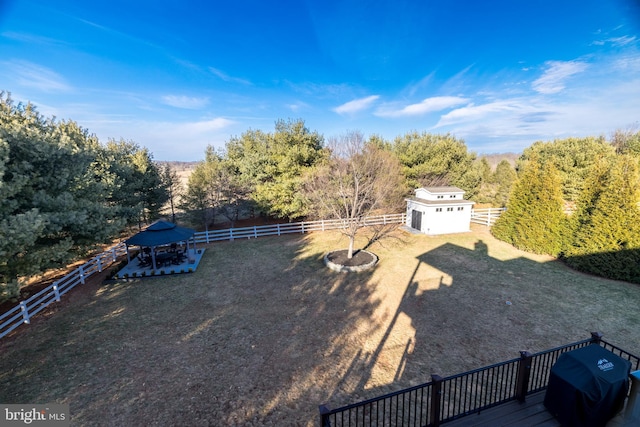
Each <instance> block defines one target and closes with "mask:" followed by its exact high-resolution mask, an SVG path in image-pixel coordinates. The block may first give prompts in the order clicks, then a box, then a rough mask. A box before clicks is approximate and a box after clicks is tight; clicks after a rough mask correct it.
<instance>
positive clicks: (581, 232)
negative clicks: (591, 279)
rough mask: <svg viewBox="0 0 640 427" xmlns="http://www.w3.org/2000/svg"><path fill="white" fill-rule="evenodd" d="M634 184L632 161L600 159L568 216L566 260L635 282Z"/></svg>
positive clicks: (638, 219) (638, 223)
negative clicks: (569, 236) (569, 238)
mask: <svg viewBox="0 0 640 427" xmlns="http://www.w3.org/2000/svg"><path fill="white" fill-rule="evenodd" d="M639 202H640V188H639V187H638V166H637V160H636V159H634V158H633V157H631V156H629V155H619V156H617V157H616V158H615V159H613V160H607V159H601V160H600V162H599V163H597V164H595V165H594V167H593V168H592V170H591V174H590V176H589V178H588V179H587V180H586V181H585V187H584V191H583V192H582V195H581V197H580V199H579V202H578V206H577V211H576V212H575V214H574V217H573V218H572V220H571V224H572V226H571V229H572V231H573V238H572V241H571V244H570V245H568V247H567V249H566V250H565V259H566V262H567V264H569V265H571V266H572V267H574V268H576V269H579V270H581V271H585V272H589V273H593V274H597V275H600V276H604V277H609V278H613V279H619V280H627V281H633V282H636V283H640V210H639V208H638V203H639Z"/></svg>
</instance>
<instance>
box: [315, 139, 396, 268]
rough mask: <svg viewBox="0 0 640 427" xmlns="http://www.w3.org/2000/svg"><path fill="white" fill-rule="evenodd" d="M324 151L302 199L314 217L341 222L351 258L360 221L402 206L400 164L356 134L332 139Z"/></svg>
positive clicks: (362, 223)
mask: <svg viewBox="0 0 640 427" xmlns="http://www.w3.org/2000/svg"><path fill="white" fill-rule="evenodd" d="M328 148H329V150H330V152H331V155H330V157H329V159H328V160H327V161H326V162H325V163H324V164H323V165H321V166H320V167H318V168H317V169H316V170H315V171H314V173H313V174H312V175H311V176H309V177H308V179H307V181H306V186H305V189H306V195H307V197H308V199H309V201H310V204H311V207H312V212H313V213H314V215H315V216H317V217H320V218H333V219H343V220H344V223H343V226H342V229H341V231H342V233H343V234H344V235H346V236H347V237H348V238H349V251H348V257H349V258H352V257H353V247H354V242H355V238H356V234H357V233H358V230H360V229H361V228H362V227H364V226H365V222H364V219H365V218H366V217H367V216H370V215H372V214H373V213H375V212H376V211H383V210H385V209H392V210H396V209H397V208H398V207H399V205H400V204H401V203H402V196H403V194H404V191H403V184H402V182H403V181H402V176H401V172H400V164H399V163H398V160H397V159H396V158H395V156H393V154H392V153H390V152H388V151H385V150H383V149H381V148H380V147H378V146H377V145H375V144H369V143H367V142H365V140H364V137H363V135H362V134H361V133H360V132H348V133H347V134H345V135H342V136H341V137H339V138H332V139H330V140H329V147H328Z"/></svg>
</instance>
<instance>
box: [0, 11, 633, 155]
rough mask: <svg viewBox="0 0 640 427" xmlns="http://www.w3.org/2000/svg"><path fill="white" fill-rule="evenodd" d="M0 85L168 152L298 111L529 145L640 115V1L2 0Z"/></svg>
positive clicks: (346, 125) (328, 128) (324, 123)
mask: <svg viewBox="0 0 640 427" xmlns="http://www.w3.org/2000/svg"><path fill="white" fill-rule="evenodd" d="M0 90H4V91H8V92H11V94H12V98H13V99H14V101H15V102H32V103H34V104H35V105H36V106H37V107H38V109H39V111H40V112H41V113H43V114H45V115H46V116H56V117H57V118H58V119H71V120H74V121H76V122H78V123H79V124H80V125H81V126H83V127H85V128H87V129H88V130H89V131H90V132H91V133H95V134H96V135H97V136H98V137H99V138H100V140H101V141H103V142H106V141H107V139H108V138H114V139H120V138H123V139H126V140H132V141H135V142H137V143H138V144H140V145H142V146H145V147H148V148H149V149H150V150H151V152H152V153H153V154H154V157H155V158H156V159H157V160H199V159H202V158H203V157H204V149H205V147H206V146H207V144H211V145H213V146H215V147H223V146H224V144H225V142H226V141H228V140H229V138H230V137H232V136H239V135H240V134H241V133H242V132H244V131H246V130H248V129H261V130H264V131H273V129H274V123H275V121H276V120H278V119H288V118H292V119H297V118H302V119H304V120H305V122H306V124H307V126H308V127H309V128H310V129H311V130H317V131H318V132H320V133H321V134H323V135H324V136H325V137H326V138H328V137H332V136H338V135H340V134H343V133H345V132H347V131H349V130H359V131H361V132H363V133H364V134H365V135H371V134H378V135H381V136H383V137H385V138H387V139H393V138H395V137H396V136H399V135H403V134H405V133H407V132H410V131H414V130H415V131H419V132H423V131H425V132H429V133H452V134H454V135H455V136H457V137H459V138H462V139H464V140H465V142H466V144H467V146H468V147H469V149H470V150H471V151H475V152H476V153H495V152H521V151H522V150H523V149H524V148H526V147H527V146H529V145H531V144H532V143H533V142H535V141H537V140H543V141H548V140H553V139H555V138H564V137H568V136H588V135H594V136H598V135H604V136H609V135H610V134H611V133H612V132H613V131H614V130H615V129H630V128H632V129H637V126H638V122H639V121H640V2H639V1H638V0H607V1H603V0H580V1H574V0H566V1H564V0H563V1H557V0H529V1H526V2H525V1H517V0H495V1H494V0H490V1H485V2H479V1H475V0H474V1H461V0H448V1H447V0H413V1H408V0H396V1H377V0H369V1H355V0H351V1H349V0H346V1H332V0H324V1H315V0H306V1H305V0H298V1H295V0H281V1H264V0H255V1H245V0H234V1H190V0H182V1H159V0H155V1H139V0H128V1H121V0H111V1H109V2H102V1H96V2H93V1H77V0H76V1H67V0H56V1H45V0H15V1H12V0H0Z"/></svg>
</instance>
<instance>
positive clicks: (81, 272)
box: [78, 266, 84, 285]
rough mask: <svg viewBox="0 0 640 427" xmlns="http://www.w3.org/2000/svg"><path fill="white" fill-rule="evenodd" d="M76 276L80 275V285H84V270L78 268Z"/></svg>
mask: <svg viewBox="0 0 640 427" xmlns="http://www.w3.org/2000/svg"><path fill="white" fill-rule="evenodd" d="M78 274H80V283H82V284H83V285H84V268H82V266H80V267H78Z"/></svg>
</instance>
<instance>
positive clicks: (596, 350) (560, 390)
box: [544, 344, 631, 427]
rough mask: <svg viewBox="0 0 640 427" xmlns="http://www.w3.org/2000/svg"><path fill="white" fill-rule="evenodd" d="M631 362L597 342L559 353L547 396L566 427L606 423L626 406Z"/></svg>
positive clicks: (548, 402) (550, 404)
mask: <svg viewBox="0 0 640 427" xmlns="http://www.w3.org/2000/svg"><path fill="white" fill-rule="evenodd" d="M630 371H631V363H630V362H629V361H628V360H625V359H622V358H621V357H619V356H617V355H615V354H613V353H612V352H610V351H609V350H606V349H604V348H602V347H601V346H599V345H597V344H591V345H589V346H587V347H583V348H579V349H577V350H573V351H570V352H567V353H564V354H562V355H560V357H559V358H558V361H557V362H556V363H555V365H553V367H552V368H551V375H550V376H549V386H548V388H547V392H546V395H545V398H544V405H545V406H546V407H547V409H548V410H549V412H551V413H552V414H553V415H554V416H555V417H556V418H557V419H558V421H560V423H562V425H563V426H588V427H596V426H605V425H606V423H607V421H609V420H610V419H611V418H613V417H614V416H615V415H616V414H617V413H618V412H619V411H620V410H621V409H622V407H623V405H624V400H625V398H626V396H627V392H628V390H629V373H630Z"/></svg>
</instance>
